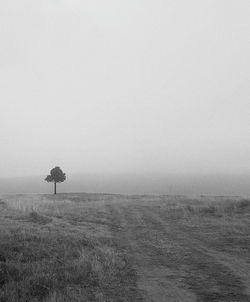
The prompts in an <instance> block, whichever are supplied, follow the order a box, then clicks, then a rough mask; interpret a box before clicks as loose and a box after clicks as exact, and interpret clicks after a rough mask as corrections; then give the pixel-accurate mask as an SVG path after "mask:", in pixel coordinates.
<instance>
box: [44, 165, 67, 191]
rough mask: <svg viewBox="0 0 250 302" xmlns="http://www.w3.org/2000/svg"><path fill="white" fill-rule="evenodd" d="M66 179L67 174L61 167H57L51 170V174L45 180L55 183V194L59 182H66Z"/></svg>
mask: <svg viewBox="0 0 250 302" xmlns="http://www.w3.org/2000/svg"><path fill="white" fill-rule="evenodd" d="M65 179H66V174H65V173H64V172H63V171H62V169H61V168H60V167H55V168H53V169H52V170H50V174H49V175H47V176H46V178H45V181H47V182H53V183H54V194H56V184H57V183H58V182H64V181H65Z"/></svg>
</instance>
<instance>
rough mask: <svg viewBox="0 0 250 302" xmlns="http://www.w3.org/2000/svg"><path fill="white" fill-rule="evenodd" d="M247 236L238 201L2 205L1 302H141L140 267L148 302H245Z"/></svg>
mask: <svg viewBox="0 0 250 302" xmlns="http://www.w3.org/2000/svg"><path fill="white" fill-rule="evenodd" d="M249 229H250V200H249V199H247V198H241V197H230V198H229V197H221V196H218V197H208V196H199V197H186V196H121V195H104V194H99V195H98V194H59V195H57V196H56V197H55V196H50V195H32V194H31V195H15V196H14V195H13V196H3V197H2V198H1V199H0V302H38V301H42V302H64V301H65V302H66V301H67V302H68V301H72V302H74V301H75V302H80V301H81V302H82V301H97V302H98V301H99V302H112V301H114V302H118V301H124V302H125V301H131V302H137V301H142V300H143V298H142V296H143V293H142V290H141V288H140V289H139V288H138V282H139V281H138V275H140V276H142V275H143V274H142V273H141V271H140V269H141V268H140V265H141V267H142V271H143V272H145V270H146V271H147V273H148V274H149V275H150V274H152V276H151V277H150V278H149V280H146V279H145V280H141V279H140V283H143V282H144V283H145V287H144V288H146V289H147V288H149V289H151V290H152V292H150V293H149V295H151V294H152V295H154V290H153V288H154V286H155V288H156V289H157V290H156V291H155V295H156V296H155V297H157V298H155V300H154V301H165V300H164V295H163V294H158V296H157V291H159V290H161V293H163V292H164V293H169V292H171V291H172V292H171V295H169V298H168V299H170V300H169V301H180V300H178V299H177V298H176V297H178V295H180V294H181V292H182V291H183V292H184V294H183V295H184V296H185V295H187V293H188V294H189V293H190V294H191V297H193V296H192V295H194V296H196V298H197V299H196V300H197V301H224V302H229V301H241V302H242V301H249V300H248V298H249V296H248V294H249V295H250V289H248V290H249V293H247V292H246V291H247V286H246V284H247V283H248V281H250V276H249V272H248V271H247V268H248V266H249V265H248V263H249V261H250V259H249V253H250V234H249ZM1 259H6V261H2V262H1ZM159 272H164V274H163V275H162V277H161V282H160V283H159V282H158V283H157V284H156V285H155V283H156V281H154V280H157V278H158V277H159V276H158V275H157V274H158V273H159ZM166 272H168V274H169V275H166ZM171 274H172V275H171ZM166 276H169V277H166ZM140 278H142V277H140ZM166 278H167V279H166ZM164 282H165V283H164ZM170 282H172V283H171V284H173V288H176V289H171V288H169V284H170ZM159 284H162V286H161V285H159ZM171 297H173V300H171V299H172V298H171ZM186 297H187V296H186ZM157 299H158V300H157ZM162 299H163V300H162ZM175 299H176V300H175ZM183 299H184V298H183ZM183 299H182V300H181V301H185V300H183ZM186 299H187V298H186ZM190 299H191V300H187V301H196V300H195V298H194V299H193V298H190ZM192 299H193V300H192ZM237 299H238V300H237ZM239 299H241V300H239Z"/></svg>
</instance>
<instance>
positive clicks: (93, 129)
mask: <svg viewBox="0 0 250 302" xmlns="http://www.w3.org/2000/svg"><path fill="white" fill-rule="evenodd" d="M249 16H250V1H249V0H206V1H200V0H189V1H186V0H182V1H181V0H171V1H167V0H155V1H153V0H126V1H117V0H106V1H103V0H89V1H86V0H43V1H41V0H22V1H20V0H8V1H7V0H0V46H1V47H0V143H1V144H0V176H18V175H33V174H46V173H47V172H48V171H49V170H50V168H52V167H53V166H55V165H59V166H61V167H62V168H63V170H65V172H67V173H78V172H80V173H81V172H82V173H85V172H87V173H90V172H93V173H96V172H102V173H106V172H114V173H169V172H171V173H172V172H174V173H189V172H192V173H193V172H194V173H196V172H197V173H241V172H248V171H250V85H249V84H250V55H249V54H250V18H249Z"/></svg>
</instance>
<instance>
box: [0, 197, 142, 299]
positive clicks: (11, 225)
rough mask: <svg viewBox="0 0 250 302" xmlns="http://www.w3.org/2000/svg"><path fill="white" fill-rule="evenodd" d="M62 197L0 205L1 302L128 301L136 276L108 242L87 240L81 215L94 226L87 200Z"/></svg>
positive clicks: (20, 199) (5, 201) (9, 201)
mask: <svg viewBox="0 0 250 302" xmlns="http://www.w3.org/2000/svg"><path fill="white" fill-rule="evenodd" d="M67 197H68V196H66V198H65V196H62V195H58V196H57V197H54V196H52V197H51V198H50V197H49V196H44V195H23V196H21V195H20V196H9V197H6V198H3V199H2V202H1V205H0V217H1V218H0V254H1V255H4V257H5V258H6V262H0V301H1V302H26V301H29V302H37V301H46V302H53V301H60V302H62V301H76V302H78V301H79V302H80V301H101V302H104V301H132V300H131V299H132V298H130V296H131V295H130V292H131V288H132V289H133V287H134V288H136V283H135V278H134V275H135V272H134V271H133V269H132V267H131V265H130V263H129V262H128V261H127V259H126V255H124V254H122V253H120V252H119V251H118V250H117V249H116V242H115V241H114V240H113V239H112V238H106V237H105V238H103V237H100V238H98V236H91V233H90V232H86V228H85V227H84V226H81V223H80V222H79V218H80V217H81V215H82V214H83V213H84V214H85V215H84V217H86V215H87V216H88V219H89V220H91V219H92V220H95V221H97V222H98V215H97V216H96V215H95V217H93V215H94V213H95V212H94V211H90V209H89V208H88V206H87V204H88V203H89V200H84V198H83V196H78V200H76V198H75V197H74V198H72V200H70V199H67ZM92 210H93V209H92ZM95 214H96V213H95ZM74 221H76V222H77V221H78V222H79V223H72V222H74ZM81 222H84V219H83V218H82V221H81ZM92 227H93V226H92ZM104 227H105V226H103V228H104ZM99 233H100V232H99ZM101 234H103V233H101ZM95 235H96V234H95ZM131 277H132V278H131ZM129 279H131V280H132V281H131V282H127V284H126V282H125V283H124V281H125V280H129ZM117 299H118V300H117Z"/></svg>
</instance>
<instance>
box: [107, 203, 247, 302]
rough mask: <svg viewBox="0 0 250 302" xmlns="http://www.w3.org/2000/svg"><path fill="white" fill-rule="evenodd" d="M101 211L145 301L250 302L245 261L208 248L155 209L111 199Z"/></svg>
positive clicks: (157, 208) (158, 209) (172, 219)
mask: <svg viewBox="0 0 250 302" xmlns="http://www.w3.org/2000/svg"><path fill="white" fill-rule="evenodd" d="M105 211H106V213H107V215H108V217H109V219H110V220H111V221H112V233H113V236H114V237H116V238H117V240H119V242H120V244H121V246H123V247H125V248H126V249H127V250H126V253H127V254H128V255H129V256H130V257H131V260H132V261H133V265H134V267H135V268H136V270H137V275H138V287H139V289H140V291H141V293H142V296H143V299H144V301H146V302H148V301H156V302H161V301H169V302H178V301H180V302H183V301H184V302H185V301H186V302H189V301H204V302H206V301H225V302H230V301H231V302H234V301H240V302H247V301H250V295H249V288H247V285H248V284H250V282H249V281H250V264H249V262H247V261H244V260H242V259H240V258H237V257H233V256H232V255H230V254H225V253H223V252H221V251H218V250H216V249H212V248H210V247H209V246H207V245H206V244H205V241H204V240H200V239H199V238H196V236H194V234H192V233H190V232H188V231H187V230H186V229H185V227H183V225H180V224H179V223H178V220H176V219H175V217H171V216H169V217H167V216H164V212H162V211H161V209H160V208H159V207H157V206H154V207H149V206H147V205H144V204H143V203H142V204H139V203H133V202H129V201H125V202H116V201H113V202H106V203H105ZM203 239H205V238H203ZM239 272H240V276H239V274H238V273H239ZM248 286H249V285H248Z"/></svg>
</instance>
